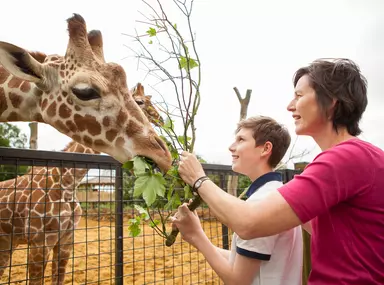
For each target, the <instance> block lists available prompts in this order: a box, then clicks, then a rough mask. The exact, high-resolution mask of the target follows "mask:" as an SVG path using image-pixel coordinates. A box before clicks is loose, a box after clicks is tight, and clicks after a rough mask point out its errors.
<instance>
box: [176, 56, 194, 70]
mask: <svg viewBox="0 0 384 285" xmlns="http://www.w3.org/2000/svg"><path fill="white" fill-rule="evenodd" d="M188 63H189V70H191V69H192V68H195V67H197V66H198V63H197V62H196V61H195V60H194V59H192V58H189V60H187V58H186V57H184V56H180V66H179V68H180V69H182V68H184V69H185V70H186V71H188Z"/></svg>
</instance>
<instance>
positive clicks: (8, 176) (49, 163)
mask: <svg viewBox="0 0 384 285" xmlns="http://www.w3.org/2000/svg"><path fill="white" fill-rule="evenodd" d="M204 168H205V171H206V173H207V174H208V175H209V176H210V177H211V179H212V180H213V181H214V182H215V183H216V184H217V185H219V186H220V187H221V188H222V189H228V191H229V190H231V191H232V192H234V193H232V194H233V195H237V196H238V195H239V194H240V193H241V192H242V191H243V190H244V189H245V188H246V187H247V186H248V185H249V182H250V181H248V180H247V179H246V178H245V177H242V176H235V174H234V173H233V172H232V171H231V169H230V167H229V166H222V165H209V164H206V165H204ZM283 175H285V176H284V179H285V180H289V179H291V177H292V176H293V173H291V172H290V173H288V172H285V173H283ZM289 176H290V177H289ZM234 177H237V178H234ZM236 179H237V182H236V183H235V184H234V183H233V182H234V181H233V180H236ZM133 185H134V180H133V177H132V176H130V175H129V173H127V172H125V170H123V169H122V168H121V164H120V163H118V162H117V161H115V160H114V159H112V158H111V157H109V156H103V155H91V154H78V153H65V152H49V151H35V150H21V149H9V148H0V284H45V283H47V284H51V283H52V284H222V282H220V281H219V278H218V277H217V275H216V274H215V272H214V271H213V270H212V269H211V268H210V266H209V264H208V263H207V262H206V261H205V258H204V257H203V256H202V255H201V254H200V253H199V252H198V251H197V250H196V249H195V248H193V247H191V246H190V245H189V244H188V243H186V242H184V241H182V240H181V238H180V237H178V239H177V240H176V242H175V243H174V245H173V246H171V247H166V246H165V240H164V239H163V238H162V237H160V236H159V235H157V234H156V233H155V231H154V230H153V229H152V228H151V227H149V226H148V225H147V224H143V225H142V232H141V233H140V234H139V235H138V236H137V237H132V236H130V234H129V230H128V227H129V220H130V219H132V218H133V217H134V216H135V215H137V212H136V211H135V209H134V204H140V203H143V201H141V200H138V199H134V198H133ZM233 185H235V186H236V187H235V189H230V188H233ZM75 193H76V195H75ZM160 204H161V203H160ZM160 206H164V205H160ZM160 206H159V207H160ZM158 211H159V209H157V210H156V209H152V210H151V211H150V215H151V216H152V217H154V218H156V217H158V215H159V212H158ZM160 211H161V213H163V212H164V213H166V214H169V213H170V212H169V211H171V212H172V213H174V212H175V211H176V209H171V210H165V209H163V208H161V207H160ZM167 211H168V212H167ZM197 212H198V215H199V217H200V220H201V224H202V226H203V228H204V231H205V233H206V234H207V236H208V237H209V238H210V240H211V241H212V243H213V244H214V245H216V246H218V247H221V248H226V249H228V248H229V245H230V242H231V235H232V233H231V232H229V231H228V229H227V228H226V227H225V226H223V225H222V224H221V223H219V222H218V221H217V220H216V219H215V218H214V216H213V215H211V213H210V210H209V208H208V207H207V206H206V205H204V204H203V205H202V206H201V207H200V208H198V210H197ZM170 226H171V225H170V224H169V225H168V227H169V229H168V230H169V231H170Z"/></svg>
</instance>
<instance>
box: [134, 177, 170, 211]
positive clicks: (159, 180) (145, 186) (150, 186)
mask: <svg viewBox="0 0 384 285" xmlns="http://www.w3.org/2000/svg"><path fill="white" fill-rule="evenodd" d="M164 184H165V179H164V177H163V175H162V174H161V173H154V174H148V175H143V176H139V177H138V178H137V179H136V181H135V187H134V190H133V196H134V197H139V196H140V195H143V198H144V200H145V203H146V204H147V206H148V207H149V206H151V205H152V204H153V202H155V200H156V197H157V195H159V196H161V197H164V194H165V186H164Z"/></svg>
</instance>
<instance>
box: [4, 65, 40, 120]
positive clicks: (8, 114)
mask: <svg viewBox="0 0 384 285" xmlns="http://www.w3.org/2000/svg"><path fill="white" fill-rule="evenodd" d="M42 94H43V91H41V90H40V89H38V88H37V87H36V85H35V84H33V83H30V82H28V81H23V80H21V79H19V78H17V77H15V76H13V75H12V74H10V73H9V72H8V71H6V70H5V69H4V68H3V67H2V66H1V65H0V122H16V121H22V122H32V121H37V122H42V123H43V122H44V120H43V118H42V116H41V113H40V99H41V96H42Z"/></svg>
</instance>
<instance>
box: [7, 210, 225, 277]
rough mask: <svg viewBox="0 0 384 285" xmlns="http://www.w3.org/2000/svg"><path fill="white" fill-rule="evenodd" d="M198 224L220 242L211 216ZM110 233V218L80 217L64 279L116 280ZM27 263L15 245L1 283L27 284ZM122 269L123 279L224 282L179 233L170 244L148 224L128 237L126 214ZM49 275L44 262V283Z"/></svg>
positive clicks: (22, 250) (22, 251)
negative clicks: (168, 245) (167, 244)
mask: <svg viewBox="0 0 384 285" xmlns="http://www.w3.org/2000/svg"><path fill="white" fill-rule="evenodd" d="M202 224H203V227H204V229H205V232H206V233H207V235H208V236H210V238H211V240H212V242H213V243H214V244H216V245H218V246H221V244H222V232H221V224H219V223H217V222H216V221H211V220H207V221H203V222H202ZM114 237H115V229H114V222H113V221H105V220H95V219H91V218H85V217H84V218H82V220H81V222H80V226H79V227H78V229H77V230H76V232H75V245H74V255H73V257H72V256H71V259H70V261H69V263H68V265H67V271H66V272H67V274H66V277H65V284H115V280H114V271H115V268H114V265H115V253H114V251H115V240H114ZM50 258H52V254H51V255H50ZM26 263H27V249H26V248H24V249H22V248H20V249H19V250H16V251H15V253H14V254H13V256H12V267H11V269H9V268H7V269H6V270H5V273H4V275H3V277H2V278H1V279H0V284H10V283H11V284H26V282H25V280H26V279H27V278H26V277H27V276H26ZM123 270H124V284H222V283H220V281H219V280H218V278H217V276H216V274H215V273H214V272H213V271H212V269H211V268H210V267H209V265H208V263H206V262H205V259H204V257H203V256H202V255H201V254H199V253H197V251H196V250H195V249H194V248H192V247H190V246H189V245H188V244H187V243H185V242H182V241H181V239H180V237H178V239H177V241H176V242H175V244H174V245H173V246H172V247H166V246H165V245H164V240H163V239H162V238H161V237H159V236H158V235H156V234H155V233H154V230H153V229H152V228H150V227H148V226H145V227H144V231H143V232H142V233H141V234H140V235H139V236H138V237H136V238H132V237H129V233H128V218H126V219H125V220H124V269H123ZM50 275H51V262H48V264H47V268H46V270H45V276H46V277H45V280H44V284H51V283H50V281H51V280H50V277H49V276H50ZM9 277H10V278H9Z"/></svg>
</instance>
